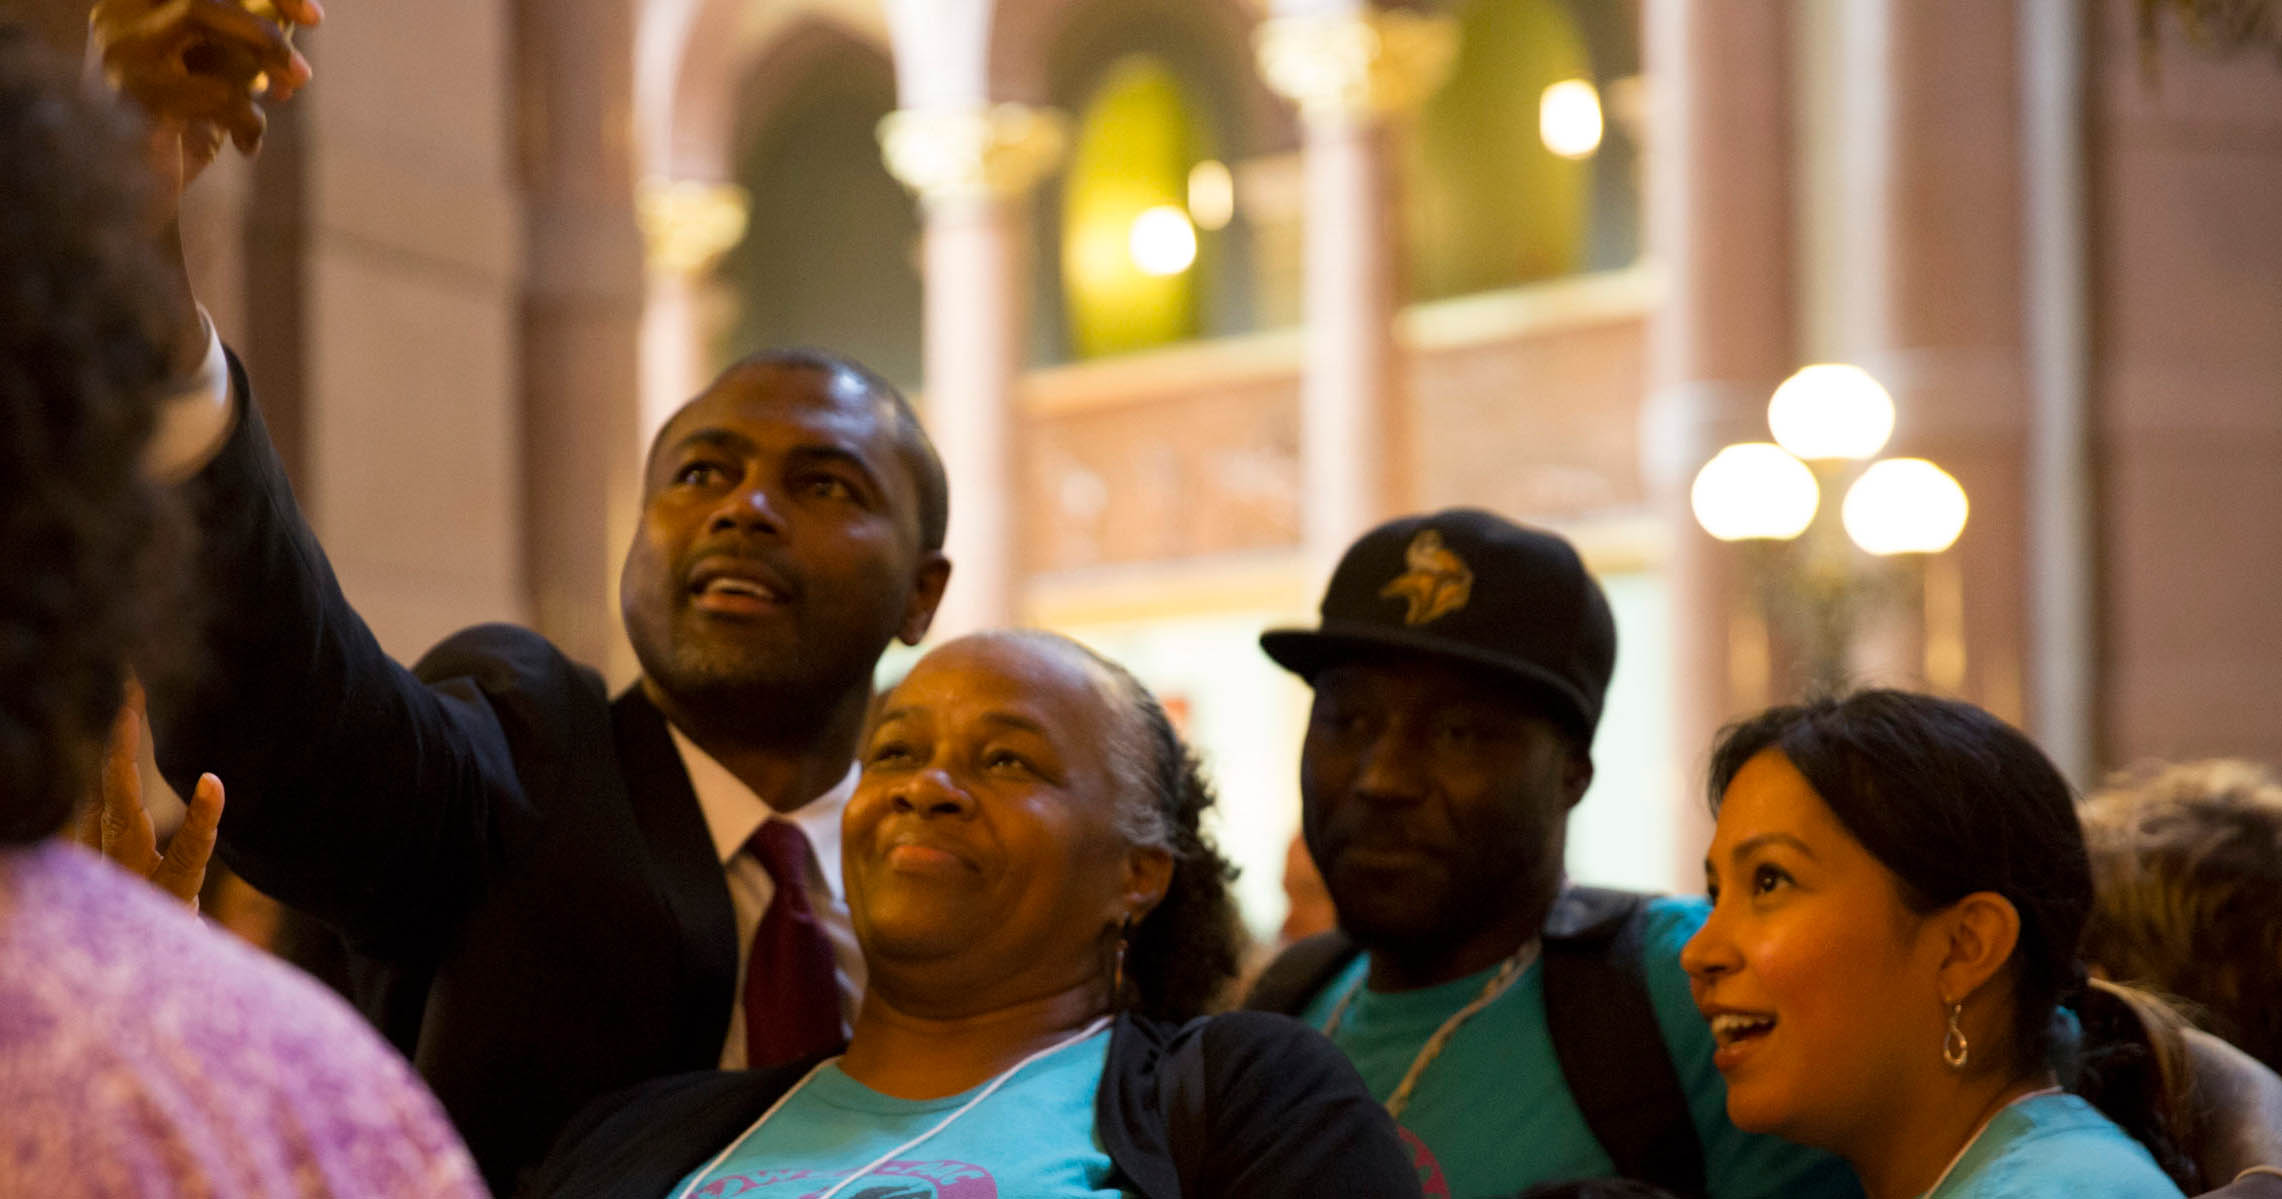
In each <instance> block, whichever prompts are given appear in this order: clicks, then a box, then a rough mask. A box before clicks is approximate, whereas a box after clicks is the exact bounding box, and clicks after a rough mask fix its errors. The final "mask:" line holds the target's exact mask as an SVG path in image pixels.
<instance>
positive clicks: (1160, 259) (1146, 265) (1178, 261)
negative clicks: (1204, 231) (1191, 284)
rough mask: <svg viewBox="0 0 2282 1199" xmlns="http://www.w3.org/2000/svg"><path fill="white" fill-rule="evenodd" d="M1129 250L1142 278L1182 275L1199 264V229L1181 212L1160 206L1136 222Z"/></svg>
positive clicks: (1137, 218) (1170, 207)
mask: <svg viewBox="0 0 2282 1199" xmlns="http://www.w3.org/2000/svg"><path fill="white" fill-rule="evenodd" d="M1125 248H1126V250H1127V252H1128V253H1130V254H1132V255H1133V265H1134V266H1137V267H1139V268H1141V273H1142V274H1144V275H1157V276H1165V275H1178V274H1180V273H1181V272H1182V271H1185V270H1187V269H1189V264H1190V263H1193V262H1195V261H1196V226H1194V225H1191V224H1189V214H1187V213H1185V212H1182V211H1181V210H1180V209H1179V208H1176V207H1174V206H1173V205H1171V204H1159V205H1158V206H1156V207H1155V208H1151V209H1149V210H1147V211H1146V212H1143V213H1142V214H1141V215H1140V216H1137V217H1134V218H1133V230H1132V232H1131V233H1129V234H1127V235H1126V238H1125Z"/></svg>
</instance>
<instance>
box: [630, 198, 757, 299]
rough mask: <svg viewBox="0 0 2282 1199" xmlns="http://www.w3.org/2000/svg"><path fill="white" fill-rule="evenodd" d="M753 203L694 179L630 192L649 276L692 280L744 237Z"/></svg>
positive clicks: (748, 199) (750, 199)
mask: <svg viewBox="0 0 2282 1199" xmlns="http://www.w3.org/2000/svg"><path fill="white" fill-rule="evenodd" d="M751 210H752V197H751V196H750V195H748V194H747V193H746V191H745V189H744V188H741V187H738V186H737V185H735V184H733V183H707V182H704V181H702V180H696V179H665V178H655V177H654V178H650V179H644V180H643V181H642V183H641V185H640V186H639V187H638V188H636V189H635V194H634V214H635V219H636V220H637V221H638V222H639V223H640V225H641V227H642V241H643V244H644V245H645V247H646V248H647V250H648V252H649V262H650V266H651V268H652V269H654V270H658V271H663V272H665V273H668V274H672V275H684V276H687V275H696V274H699V273H702V272H703V271H705V270H707V269H708V268H710V267H711V266H712V265H713V264H714V262H715V261H716V260H718V259H719V258H720V257H721V255H722V254H724V253H727V252H728V250H729V247H731V246H733V245H736V244H737V241H738V239H739V238H742V237H743V236H745V221H746V217H747V215H748V214H749V213H750V212H751Z"/></svg>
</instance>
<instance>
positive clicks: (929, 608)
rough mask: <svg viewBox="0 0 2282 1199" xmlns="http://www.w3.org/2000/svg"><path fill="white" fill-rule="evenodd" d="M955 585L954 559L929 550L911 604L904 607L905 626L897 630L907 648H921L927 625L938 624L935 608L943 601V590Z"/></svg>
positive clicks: (921, 565) (923, 558) (913, 587)
mask: <svg viewBox="0 0 2282 1199" xmlns="http://www.w3.org/2000/svg"><path fill="white" fill-rule="evenodd" d="M950 582H951V560H950V559H949V558H946V557H944V556H943V553H942V551H940V550H928V551H927V552H926V553H925V554H924V555H922V556H921V557H920V559H919V571H918V576H917V577H916V578H915V579H914V580H913V581H912V587H911V602H910V603H908V604H906V605H904V609H903V625H902V627H900V628H898V629H897V630H896V634H895V636H896V639H897V640H899V641H901V642H903V643H904V644H905V645H917V644H919V642H920V639H921V638H924V637H925V636H927V626H928V625H931V624H933V623H935V609H936V607H937V606H938V605H940V604H941V603H942V602H943V588H944V587H946V586H948V585H949V584H950Z"/></svg>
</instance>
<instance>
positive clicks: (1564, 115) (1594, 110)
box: [1537, 79, 1601, 158]
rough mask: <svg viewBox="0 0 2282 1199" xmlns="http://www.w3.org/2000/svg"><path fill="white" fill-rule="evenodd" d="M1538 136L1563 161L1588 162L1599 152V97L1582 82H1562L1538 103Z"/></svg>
mask: <svg viewBox="0 0 2282 1199" xmlns="http://www.w3.org/2000/svg"><path fill="white" fill-rule="evenodd" d="M1537 136H1538V137H1540V138H1543V139H1544V141H1545V148H1546V149H1548V150H1551V151H1553V152H1554V153H1555V154H1558V155H1560V156H1561V157H1563V158H1589V157H1591V156H1592V153H1593V151H1595V150H1598V149H1600V148H1601V94H1600V93H1599V92H1597V91H1595V90H1593V85H1592V84H1590V83H1587V82H1586V81H1584V80H1582V79H1564V80H1562V81H1561V82H1559V83H1556V84H1554V85H1553V86H1551V87H1549V88H1546V89H1545V94H1544V95H1543V96H1541V97H1539V98H1538V101H1537Z"/></svg>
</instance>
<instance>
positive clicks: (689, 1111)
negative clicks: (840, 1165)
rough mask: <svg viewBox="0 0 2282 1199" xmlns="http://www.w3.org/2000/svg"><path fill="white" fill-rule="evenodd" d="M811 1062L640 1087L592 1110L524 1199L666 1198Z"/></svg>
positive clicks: (559, 1142)
mask: <svg viewBox="0 0 2282 1199" xmlns="http://www.w3.org/2000/svg"><path fill="white" fill-rule="evenodd" d="M811 1065H812V1063H811V1062H800V1063H796V1064H794V1065H792V1066H785V1067H778V1068H776V1069H773V1070H695V1071H691V1072H688V1073H685V1074H673V1075H668V1076H666V1077H664V1078H655V1079H651V1080H649V1081H646V1082H641V1083H637V1084H635V1085H633V1086H631V1087H628V1088H626V1089H624V1090H621V1091H615V1092H612V1093H610V1094H607V1095H604V1096H602V1097H601V1098H599V1099H596V1100H594V1101H592V1102H590V1103H588V1104H587V1105H586V1107H585V1108H584V1109H583V1110H581V1111H580V1112H579V1113H578V1114H577V1115H576V1116H573V1117H572V1118H571V1121H570V1123H569V1124H567V1125H565V1126H564V1127H563V1129H562V1131H561V1132H560V1133H559V1134H557V1136H556V1138H555V1144H554V1148H553V1149H552V1150H550V1151H549V1152H548V1154H547V1156H546V1158H545V1159H544V1160H543V1161H542V1162H541V1163H540V1164H539V1166H538V1168H537V1169H536V1170H535V1171H533V1173H532V1174H531V1176H530V1177H529V1178H527V1179H525V1180H524V1182H523V1184H522V1186H521V1187H520V1189H519V1190H518V1191H517V1194H518V1195H520V1196H523V1197H524V1199H540V1197H544V1199H586V1197H588V1196H592V1197H595V1199H603V1197H606V1196H618V1195H636V1194H651V1195H655V1194H663V1193H665V1192H666V1191H667V1190H668V1189H669V1188H671V1187H672V1185H673V1183H674V1182H675V1181H676V1180H677V1179H680V1178H682V1177H685V1176H686V1175H688V1173H689V1172H690V1171H691V1170H694V1169H696V1168H697V1167H698V1166H700V1165H702V1164H704V1162H705V1161H706V1160H707V1159H708V1158H710V1157H711V1156H712V1155H714V1154H715V1153H718V1152H720V1151H721V1149H722V1148H723V1147H724V1146H726V1145H728V1144H729V1143H730V1142H731V1141H733V1140H735V1139H736V1138H737V1136H738V1134H739V1133H740V1132H742V1131H743V1130H744V1129H746V1128H747V1127H749V1126H751V1124H752V1123H753V1121H755V1120H757V1119H758V1118H760V1116H761V1114H762V1113H764V1112H766V1111H767V1110H768V1108H769V1105H770V1104H772V1103H774V1102H776V1100H777V1099H778V1098H779V1097H781V1096H783V1095H784V1093H785V1092H786V1091H789V1090H791V1089H792V1087H793V1086H794V1085H795V1084H796V1083H798V1082H799V1080H800V1079H801V1078H802V1077H805V1076H806V1074H807V1072H808V1070H809V1068H810V1066H811Z"/></svg>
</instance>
